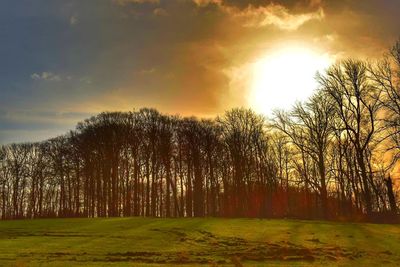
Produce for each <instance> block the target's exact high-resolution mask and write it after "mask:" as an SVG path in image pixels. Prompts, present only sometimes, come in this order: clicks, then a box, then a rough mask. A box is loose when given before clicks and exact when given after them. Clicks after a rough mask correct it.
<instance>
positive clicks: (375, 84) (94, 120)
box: [0, 43, 400, 220]
mask: <svg viewBox="0 0 400 267" xmlns="http://www.w3.org/2000/svg"><path fill="white" fill-rule="evenodd" d="M317 79H318V81H319V84H320V86H319V88H318V90H317V91H316V92H315V93H314V95H313V96H312V97H311V98H310V99H309V100H308V101H306V102H304V103H297V104H296V105H295V106H294V107H293V109H292V110H290V111H276V112H275V114H274V117H273V119H267V118H265V117H263V116H261V115H258V114H256V113H255V112H253V111H251V110H249V109H243V108H239V109H232V110H230V111H227V112H226V113H225V114H224V115H222V116H219V117H216V118H215V119H197V118H195V117H190V118H182V117H180V116H171V115H166V114H162V113H160V112H158V111H157V110H155V109H148V108H143V109H140V110H138V111H132V112H104V113H101V114H99V115H97V116H93V117H91V118H89V119H87V120H85V121H83V122H80V123H78V125H77V127H76V129H75V130H74V131H71V132H69V133H68V134H66V135H63V136H59V137H56V138H53V139H50V140H46V141H43V142H37V143H22V144H10V145H3V146H1V147H0V217H1V218H2V219H21V218H43V217H113V216H154V217H192V216H195V217H203V216H226V217H262V218H264V217H280V218H282V217H296V218H324V219H348V220H357V219H365V218H369V219H371V218H388V216H389V217H390V218H393V217H394V216H396V214H397V213H398V208H397V206H398V194H399V191H398V190H396V182H395V180H396V178H398V177H396V176H395V177H393V178H392V176H393V175H392V176H391V175H390V174H391V173H395V172H394V171H393V170H395V169H396V166H397V164H396V163H397V161H398V157H399V155H400V153H399V152H400V43H397V44H396V45H395V46H394V47H393V49H392V50H391V51H390V54H388V55H385V57H384V58H383V59H381V60H380V61H378V62H375V63H370V62H365V61H358V60H346V61H342V62H340V63H337V64H335V65H333V66H332V67H330V68H329V69H328V70H327V71H325V72H324V73H322V74H318V75H317ZM397 186H398V184H397Z"/></svg>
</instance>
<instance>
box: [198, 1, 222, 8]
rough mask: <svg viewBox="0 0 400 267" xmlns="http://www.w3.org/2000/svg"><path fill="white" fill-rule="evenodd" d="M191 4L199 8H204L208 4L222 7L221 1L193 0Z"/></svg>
mask: <svg viewBox="0 0 400 267" xmlns="http://www.w3.org/2000/svg"><path fill="white" fill-rule="evenodd" d="M193 2H194V3H195V4H196V5H198V6H200V7H205V6H207V5H209V4H216V5H222V0H193Z"/></svg>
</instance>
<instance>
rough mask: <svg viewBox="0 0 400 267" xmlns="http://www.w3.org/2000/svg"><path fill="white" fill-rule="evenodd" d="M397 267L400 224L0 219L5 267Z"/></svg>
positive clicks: (0, 255)
mask: <svg viewBox="0 0 400 267" xmlns="http://www.w3.org/2000/svg"><path fill="white" fill-rule="evenodd" d="M178 264H180V265H183V266H185V265H206V266H224V265H225V266H235V265H236V266H276V265H282V266H321V265H324V266H383V265H384V266H396V265H398V264H400V225H378V224H355V223H354V224H353V223H336V222H319V221H298V220H260V219H217V218H215V219H211V218H207V219H150V218H113V219H43V220H21V221H0V266H73V265H81V266H109V265H115V266H158V265H164V266H176V265H178Z"/></svg>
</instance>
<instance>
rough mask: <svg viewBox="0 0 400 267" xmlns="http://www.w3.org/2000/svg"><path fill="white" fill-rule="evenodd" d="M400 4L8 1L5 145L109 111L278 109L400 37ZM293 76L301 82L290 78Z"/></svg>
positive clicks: (2, 54) (1, 54) (0, 11)
mask: <svg viewBox="0 0 400 267" xmlns="http://www.w3.org/2000/svg"><path fill="white" fill-rule="evenodd" d="M399 10H400V1H398V0H362V1H361V0H341V1H338V0H297V1H296V0H275V1H269V0H264V1H262V0H254V1H249V0H85V1H82V0H35V1H32V0H18V1H15V0H3V1H1V8H0V144H5V143H11V142H25V141H39V140H44V139H46V138H49V137H54V136H56V135H60V134H63V133H66V132H67V131H68V130H72V129H74V127H75V125H76V123H77V122H78V121H80V120H83V119H85V118H88V117H90V116H92V115H95V114H97V113H99V112H102V111H129V110H137V109H140V108H141V107H154V108H157V109H158V110H160V111H161V112H163V113H169V114H181V115H183V116H191V115H194V116H199V117H211V116H216V115H218V114H222V113H223V112H224V111H225V110H228V109H230V108H233V107H249V108H253V109H255V110H256V111H257V112H260V113H263V114H266V115H267V116H268V115H270V114H271V110H273V109H274V108H285V109H286V108H290V106H291V105H292V104H293V103H294V101H302V100H305V99H306V98H307V97H308V96H309V95H310V94H311V93H312V91H313V90H314V89H315V88H314V87H316V86H317V85H316V84H314V82H313V81H314V80H313V77H314V75H315V72H316V71H323V70H324V69H325V68H327V67H328V66H329V65H330V64H332V63H334V62H336V61H339V60H341V59H343V58H348V57H351V58H361V59H367V58H368V59H370V60H374V59H376V58H379V57H381V56H382V54H383V53H385V52H386V51H388V49H389V47H390V46H391V45H392V44H393V43H394V42H395V41H396V40H397V39H398V37H399V36H400V20H399V19H398V12H399ZM288 77H292V78H288Z"/></svg>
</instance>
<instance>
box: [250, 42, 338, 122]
mask: <svg viewBox="0 0 400 267" xmlns="http://www.w3.org/2000/svg"><path fill="white" fill-rule="evenodd" d="M332 63H333V58H332V57H331V56H329V55H328V54H327V53H319V52H317V51H316V50H315V49H311V48H308V47H304V46H299V45H296V46H289V47H285V48H282V49H280V50H275V52H274V53H272V54H269V55H266V56H263V57H261V58H260V59H259V60H257V61H256V62H255V63H254V64H253V65H252V68H253V69H252V74H253V77H252V78H253V79H252V82H251V91H250V95H249V102H250V103H249V104H250V106H251V107H252V108H254V109H255V110H256V111H257V112H260V113H263V114H265V115H271V114H272V111H273V110H274V109H286V110H287V109H290V108H291V107H292V105H293V104H294V103H295V102H296V101H304V100H306V99H307V98H308V97H310V96H311V95H312V93H313V91H314V90H315V89H316V87H317V85H318V84H317V82H316V80H315V74H316V73H317V71H323V70H324V69H326V68H328V67H329V65H330V64H332Z"/></svg>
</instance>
